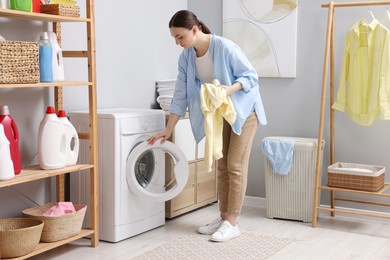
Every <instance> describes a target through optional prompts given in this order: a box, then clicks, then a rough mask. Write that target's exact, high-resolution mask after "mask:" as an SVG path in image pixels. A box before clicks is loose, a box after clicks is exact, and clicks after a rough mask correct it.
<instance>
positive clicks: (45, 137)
mask: <svg viewBox="0 0 390 260" xmlns="http://www.w3.org/2000/svg"><path fill="white" fill-rule="evenodd" d="M65 153H66V134H65V128H64V126H63V124H62V122H61V121H60V120H59V119H58V117H57V115H56V113H55V110H54V107H52V106H48V107H47V110H46V115H45V117H44V118H43V119H42V121H41V123H40V125H39V131H38V158H39V166H40V167H41V169H43V170H50V169H58V168H62V167H65V165H66V154H65Z"/></svg>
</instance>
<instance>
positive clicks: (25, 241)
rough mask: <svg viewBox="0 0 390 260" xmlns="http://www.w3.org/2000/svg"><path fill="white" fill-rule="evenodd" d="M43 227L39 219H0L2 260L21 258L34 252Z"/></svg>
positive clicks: (0, 252)
mask: <svg viewBox="0 0 390 260" xmlns="http://www.w3.org/2000/svg"><path fill="white" fill-rule="evenodd" d="M43 225H44V224H43V221H42V220H38V219H26V218H3V219H0V259H5V258H14V257H20V256H24V255H27V254H29V253H31V252H32V251H34V249H35V248H36V247H37V246H38V243H39V239H40V237H41V233H42V228H43Z"/></svg>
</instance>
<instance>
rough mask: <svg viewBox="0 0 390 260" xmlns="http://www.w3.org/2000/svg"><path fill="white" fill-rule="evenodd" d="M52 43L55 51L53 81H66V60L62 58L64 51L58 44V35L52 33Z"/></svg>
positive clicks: (53, 56)
mask: <svg viewBox="0 0 390 260" xmlns="http://www.w3.org/2000/svg"><path fill="white" fill-rule="evenodd" d="M50 42H51V46H52V50H53V55H52V67H53V81H64V80H65V75H64V74H65V73H64V59H63V57H62V49H61V47H60V45H59V44H58V42H57V35H56V34H55V33H54V32H50Z"/></svg>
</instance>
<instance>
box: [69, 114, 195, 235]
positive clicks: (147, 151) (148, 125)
mask: <svg viewBox="0 0 390 260" xmlns="http://www.w3.org/2000/svg"><path fill="white" fill-rule="evenodd" d="M97 114H98V158H99V162H98V173H99V191H98V192H99V238H100V240H104V241H108V242H118V241H121V240H124V239H127V238H129V237H132V236H135V235H137V234H140V233H143V232H146V231H148V230H151V229H154V228H156V227H159V226H162V225H164V224H165V201H167V200H170V199H172V198H174V197H175V196H177V195H178V194H179V193H180V192H181V191H182V190H183V189H184V187H185V185H186V183H187V180H188V176H189V170H188V162H187V159H186V157H185V155H184V153H183V152H182V151H181V150H180V149H179V148H178V147H177V146H176V145H174V144H173V143H171V142H169V141H166V142H165V143H164V144H161V143H160V140H158V141H156V142H155V144H154V145H150V144H148V143H147V142H146V139H147V138H148V137H150V136H151V135H153V134H155V133H157V132H160V131H162V130H163V129H164V128H165V113H164V112H163V111H162V110H154V109H127V108H113V109H100V110H98V112H97ZM69 119H70V121H71V122H72V124H73V125H74V126H75V128H76V129H77V131H78V132H79V133H80V132H81V133H82V132H88V128H89V114H88V113H87V112H86V111H79V112H77V111H76V112H71V113H69ZM79 162H80V163H84V162H89V141H88V140H80V152H79ZM166 163H172V164H173V165H174V174H170V175H169V176H168V175H166V174H165V164H166ZM89 183H90V180H89V175H88V174H83V173H82V172H79V173H74V174H73V173H72V174H71V175H70V199H71V201H72V202H73V203H80V204H88V203H89V201H90V194H89ZM84 227H87V228H88V227H90V215H89V211H88V210H87V214H86V217H85V221H84Z"/></svg>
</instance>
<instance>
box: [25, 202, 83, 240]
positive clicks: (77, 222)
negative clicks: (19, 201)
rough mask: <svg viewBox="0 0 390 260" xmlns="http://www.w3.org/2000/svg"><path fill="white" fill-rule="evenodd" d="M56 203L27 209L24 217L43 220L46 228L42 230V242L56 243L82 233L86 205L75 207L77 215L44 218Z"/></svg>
mask: <svg viewBox="0 0 390 260" xmlns="http://www.w3.org/2000/svg"><path fill="white" fill-rule="evenodd" d="M55 204H56V203H48V204H46V205H43V206H39V207H34V208H29V209H25V210H23V211H22V215H23V216H24V217H27V218H34V219H39V220H43V222H45V226H44V227H43V230H42V236H41V241H42V242H55V241H59V240H63V239H66V238H69V237H72V236H75V235H77V234H79V233H80V231H81V226H82V224H83V220H84V216H85V212H86V210H87V206H86V205H74V208H75V209H76V212H75V213H70V214H65V215H62V216H58V217H46V216H42V215H43V213H45V212H46V211H47V210H48V209H50V208H51V207H53V206H54V205H55Z"/></svg>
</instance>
